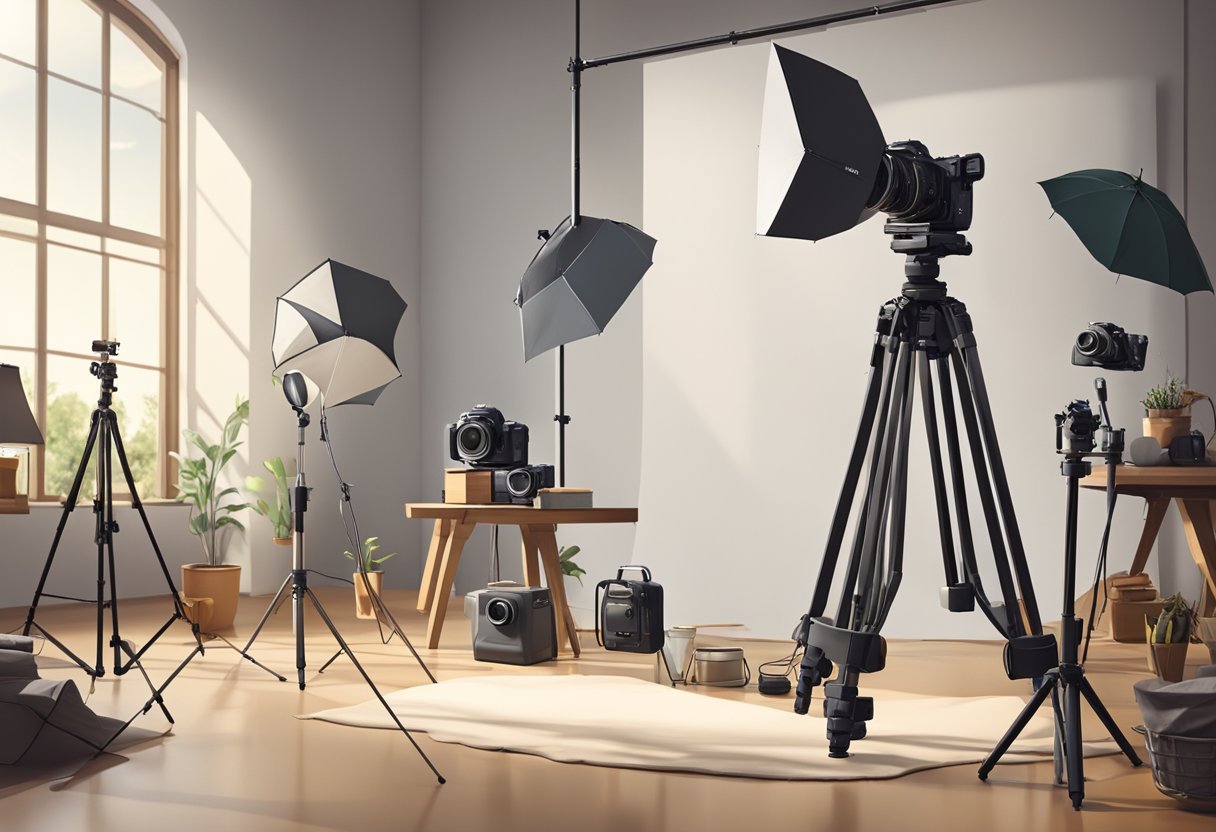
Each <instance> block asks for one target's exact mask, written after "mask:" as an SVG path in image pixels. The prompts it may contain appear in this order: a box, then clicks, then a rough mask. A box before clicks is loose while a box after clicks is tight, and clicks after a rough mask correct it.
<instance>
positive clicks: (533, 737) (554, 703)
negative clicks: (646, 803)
mask: <svg viewBox="0 0 1216 832" xmlns="http://www.w3.org/2000/svg"><path fill="white" fill-rule="evenodd" d="M822 698H823V690H822V688H820V689H818V690H816V692H815V702H814V703H813V704H812V706H811V713H812V714H818V716H812V715H808V716H798V715H797V714H795V713H793V712H792V710H788V709H781V710H778V709H776V708H769V707H765V706H763V705H752V704H748V703H745V702H737V701H733V700H729V699H718V698H714V697H711V696H705V695H702V694H698V693H692V692H690V691H685V690H678V689H675V688H671V687H668V686H666V685H658V684H653V683H650V682H643V681H640V680H638V679H633V678H628V677H621V676H499V675H489V676H474V677H469V678H464V679H452V680H450V681H444V682H440V683H439V684H435V685H421V686H419V687H414V688H407V689H405V690H399V691H397V692H395V693H391V694H389V695H388V696H387V697H386V699H387V700H388V702H389V704H390V705H392V707H393V710H394V711H395V712H396V714H397V716H398V717H399V718H400V719H401V721H402V723H403V724H404V725H405V726H406V727H407V728H409V729H411V730H417V731H425V732H427V733H429V734H430V735H431V737H432V739H435V740H438V741H440V742H453V743H460V744H461V745H468V746H472V747H473V748H484V749H489V750H495V751H501V750H508V751H519V752H522V753H525V754H537V755H539V756H542V757H548V758H549V759H550V760H556V761H558V762H563V763H591V764H593V765H602V766H617V767H621V768H644V769H661V770H672V771H691V772H699V773H705V774H726V775H736V776H743V777H764V778H774V779H780V780H859V779H867V778H874V779H877V778H889V777H899V776H900V775H903V774H908V773H910V772H913V771H920V770H923V769H927V768H936V767H939V766H950V765H959V764H962V763H976V764H978V763H980V762H982V761H983V759H984V758H985V757H986V756H987V755H988V753H989V752H990V751H991V750H992V747H993V746H994V745H996V743H997V741H998V740H999V739H1000V738H1001V736H1002V734H1004V732H1005V730H1006V729H1007V728H1008V727H1009V725H1010V723H1012V722H1013V720H1014V718H1015V717H1016V716H1017V714H1018V712H1019V711H1021V709H1022V706H1023V703H1022V701H1021V700H1020V699H1018V698H1017V697H1013V696H993V697H973V698H948V697H937V698H925V699H895V700H891V701H885V702H884V701H879V702H877V703H876V704H875V719H874V720H873V721H872V722H871V723H869V736H868V737H867V738H866V739H864V740H859V741H855V742H854V743H853V745H852V748H851V749H850V750H851V752H852V756H851V757H850V758H849V759H847V760H833V759H829V758H828V756H827V739H826V737H825V736H824V728H825V726H824V719H823V716H822V713H823V710H822V708H823V705H822ZM785 702H786V704H787V705H788V707H789V708H792V707H793V697H786V699H785ZM1050 714H1051V709H1050V707H1046V706H1045V709H1044V710H1040V712H1039V714H1037V715H1036V717H1035V719H1034V720H1032V721H1031V723H1030V725H1028V726H1027V728H1026V730H1025V731H1023V732H1022V737H1021V739H1020V740H1019V741H1018V742H1017V743H1015V744H1014V746H1013V748H1012V749H1011V750H1010V752H1009V753H1008V754H1006V755H1005V757H1004V759H1003V760H1002V762H1010V763H1012V762H1022V763H1025V762H1038V761H1042V760H1050V759H1051V746H1052V729H1051V718H1050ZM301 718H302V719H321V720H325V721H327V722H336V723H339V724H341V725H353V726H358V727H363V728H395V726H394V725H393V722H392V720H391V719H390V718H389V716H388V713H387V712H386V711H385V710H384V707H383V706H382V705H381V704H380V703H379V702H378V701H376V700H374V699H373V700H370V701H368V702H364V703H362V704H360V705H354V706H351V707H347V708H334V709H331V710H328V711H320V712H318V713H314V714H308V715H306V716H303V717H301ZM1085 751H1086V755H1087V756H1089V755H1095V754H1111V753H1116V751H1117V749H1116V748H1115V746H1114V744H1113V743H1112V742H1105V743H1101V742H1100V743H1095V744H1092V745H1091V744H1088V743H1087V744H1086V749H1085Z"/></svg>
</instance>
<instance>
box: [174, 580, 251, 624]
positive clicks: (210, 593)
mask: <svg viewBox="0 0 1216 832" xmlns="http://www.w3.org/2000/svg"><path fill="white" fill-rule="evenodd" d="M240 594H241V567H240V566H239V565H236V564H227V563H225V564H220V565H219V566H210V565H208V564H205V563H188V564H186V565H184V566H183V567H182V596H183V597H182V603H183V604H185V606H186V617H187V618H189V619H190V620H191V621H195V623H197V624H198V626H199V629H200V630H202V631H203V632H207V633H215V632H220V631H225V630H231V629H232V622H233V619H235V618H236V604H237V599H238V598H239V597H240ZM196 619H197V620H196Z"/></svg>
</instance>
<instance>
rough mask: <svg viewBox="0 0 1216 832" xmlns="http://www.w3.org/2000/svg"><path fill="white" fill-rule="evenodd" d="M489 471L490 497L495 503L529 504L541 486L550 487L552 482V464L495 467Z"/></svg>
mask: <svg viewBox="0 0 1216 832" xmlns="http://www.w3.org/2000/svg"><path fill="white" fill-rule="evenodd" d="M491 473H492V474H493V477H494V479H493V483H492V488H491V493H490V499H491V500H492V501H493V502H495V503H513V504H515V505H521V506H530V505H532V500H533V498H534V497H536V492H537V491H539V490H540V489H542V488H552V487H553V482H554V476H553V466H552V465H525V466H523V467H521V468H496V469H494V470H493V471H492V472H491Z"/></svg>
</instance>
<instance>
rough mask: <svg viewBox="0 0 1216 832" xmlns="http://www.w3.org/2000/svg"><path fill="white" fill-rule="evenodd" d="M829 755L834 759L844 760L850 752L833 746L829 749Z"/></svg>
mask: <svg viewBox="0 0 1216 832" xmlns="http://www.w3.org/2000/svg"><path fill="white" fill-rule="evenodd" d="M828 756H829V757H831V758H832V759H833V760H843V759H846V758H847V757H848V756H849V752H847V751H841V750H839V749H835V748H831V749H828Z"/></svg>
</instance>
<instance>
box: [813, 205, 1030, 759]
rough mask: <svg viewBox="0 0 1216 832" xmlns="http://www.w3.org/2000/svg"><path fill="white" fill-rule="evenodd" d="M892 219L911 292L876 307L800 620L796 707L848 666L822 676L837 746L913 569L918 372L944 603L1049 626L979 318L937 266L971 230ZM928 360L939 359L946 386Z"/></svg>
mask: <svg viewBox="0 0 1216 832" xmlns="http://www.w3.org/2000/svg"><path fill="white" fill-rule="evenodd" d="M885 230H886V232H887V233H888V234H891V235H892V236H893V239H892V242H891V248H892V249H893V250H894V251H897V252H901V253H904V254H906V255H907V257H906V261H905V265H904V273H905V275H906V276H907V282H906V283H905V284H904V286H903V291H902V292H901V293H900V295H899V296H898V297H896V298H893V299H892V300H890V301H888V302H887V303H886V304H885V305H884V306H883V307H882V309H881V310H880V311H879V315H878V323H877V326H876V334H875V339H874V350H873V352H872V354H871V358H870V375H869V382H868V386H867V388H866V395H865V403H864V405H863V408H862V416H861V423H860V425H859V426H858V429H857V438H856V440H855V441H854V444H853V452H852V456H851V457H850V459H849V467H848V471H847V473H846V475H845V480H844V485H843V487H842V489H841V492H840V498H839V501H838V502H837V504H836V512H835V515H834V517H833V520H832V526H831V531H830V533H829V535H828V541H827V546H826V548H825V551H824V556H823V561H822V563H821V564H820V569H819V577H818V581H817V583H816V586H815V593H814V597H813V598H812V600H811V606H810V611H809V612H808V613H807V615H805V616H803V619H802V622H801V624H800V626H799V629H798V630H797V631H796V634H795V639H796V640H797V641H798V642H799V644H801V645H806V647H807V650H806V653H805V655H804V656H803V659H802V663H801V672H800V675H799V681H798V693H797V698H796V700H795V704H794V710H795V711H797V712H798V713H806V712H807V711H808V710H809V708H810V699H811V693H812V688H813V687H814V686H816V685H818V684H819V683H820V682H821V681H823V679H824V678H825V677H826V676H827V675H828V674H829V673H830V672H831V668H832V663H835V664H836V665H837V666H838V667H839V674H838V675H837V676H836V678H835V679H834V680H833V681H831V682H829V683H827V684H826V685H825V686H824V695H825V701H824V715H825V716H827V717H828V726H827V735H828V740H829V755H830V756H832V757H847V756H848V749H849V743H850V741H851V740H855V739H861V738H862V737H864V736H865V733H866V726H865V723H866V721H867V720H869V719H871V718H872V717H873V713H874V706H873V700H872V699H871V698H870V697H861V696H858V687H857V686H858V679H859V675H860V674H861V673H872V672H875V671H878V670H881V669H882V668H883V667H884V666H885V663H886V642H885V641H884V640H883V638H882V637H881V636H880V635H879V631H880V630H881V629H882V626H883V624H884V623H885V622H886V619H887V614H888V613H889V612H890V609H891V605H892V603H893V602H894V600H895V594H896V592H897V591H898V589H899V584H900V580H901V578H902V576H903V555H904V530H905V517H906V509H907V495H908V448H909V445H910V443H911V438H910V437H911V421H912V404H913V401H914V399H915V396H916V392H915V391H916V387H917V386H918V384H919V387H920V394H921V409H922V410H923V412H924V418H925V432H926V436H927V438H928V443H929V460H930V464H931V467H932V474H933V493H934V498H935V500H936V504H937V520H938V530H939V535H940V537H941V547H942V560H943V566H944V568H945V574H946V586H945V588H943V589H942V591H941V601H942V604H943V606H945V607H946V608H947V609H949V610H950V611H951V612H968V611H971V610H973V609H975V605H976V603H978V604H979V606H980V609H981V610H982V611H983V613H984V615H985V616H987V618H988V620H989V621H991V622H992V624H993V625H994V626H995V627H996V629H997V630H998V631H999V632H1000V633H1001V634H1002V635H1003V636H1005V638H1007V639H1010V640H1016V639H1021V638H1022V637H1024V636H1026V635H1027V634H1028V633H1038V632H1040V630H1041V623H1040V621H1039V613H1038V606H1037V604H1036V602H1035V596H1034V589H1033V587H1032V586H1031V582H1030V572H1029V569H1028V567H1027V564H1026V554H1025V551H1024V549H1023V547H1022V539H1021V534H1020V532H1019V531H1018V525H1017V518H1016V517H1015V516H1014V511H1013V501H1012V499H1011V498H1010V495H1009V485H1008V481H1007V479H1006V476H1005V468H1004V464H1003V462H1002V460H1001V454H1000V448H999V446H998V442H997V432H996V428H995V426H994V424H993V419H992V408H991V406H990V404H989V402H988V393H987V388H986V387H985V385H984V376H983V372H982V371H981V369H980V361H979V355H978V354H977V352H976V341H975V335H974V333H973V330H972V326H971V318H970V316H969V315H968V314H967V309H966V307H965V306H964V305H963V304H962V303H961V302H959V301H957V300H955V299H954V298H952V297H949V296H948V295H947V289H946V285H945V283H943V282H941V281H940V280H938V276H939V274H940V268H939V265H938V260H939V258H941V257H945V256H948V255H952V254H959V255H966V254H970V253H971V244H970V243H968V242H967V241H966V240H965V239H964V237H963V235H962V234H961V233H953V232H950V233H941V232H936V231H934V230H932V228H931V226H930V225H929V224H927V223H925V224H910V223H899V222H887V224H886V227H885ZM930 364H933V365H934V366H935V367H936V369H937V396H936V397H935V395H934V385H933V379H932V377H931V375H930V371H929V367H930ZM955 385H957V388H958V409H959V410H960V411H961V413H962V417H963V424H964V426H965V428H966V432H967V438H968V440H969V445H970V452H971V462H972V466H973V467H974V469H975V477H976V489H977V491H978V493H979V497H980V503H981V505H982V507H983V512H984V519H985V522H986V525H987V528H988V536H989V538H990V540H991V546H992V553H993V557H994V560H995V565H996V575H997V580H998V583H999V584H1000V598H999V600H989V598H988V595H987V594H986V592H985V591H984V587H983V584H982V581H981V578H980V573H979V568H978V565H977V562H976V554H975V546H974V542H973V540H972V535H971V517H970V512H969V510H968V504H967V485H966V482H965V480H964V475H963V458H962V450H961V448H960V444H959V430H958V421H957V415H956V405H955V396H954V388H955ZM939 403H940V407H941V418H942V424H943V427H944V431H945V437H946V450H947V454H948V457H947V458H948V461H949V468H950V490H951V491H952V495H953V502H954V513H955V515H956V516H957V529H958V549H959V553H958V555H956V550H955V540H954V530H953V528H952V521H951V510H950V500H949V497H948V494H947V484H946V476H945V472H944V471H943V467H942V452H941V442H940V439H939V433H938V416H937V409H938V405H939ZM876 419H877V424H875V421H876ZM867 456H868V457H869V460H870V463H869V471H868V475H867V478H866V485H865V491H864V494H863V496H862V498H861V501H860V507H859V510H858V512H857V519H856V524H855V527H854V533H853V541H852V546H851V549H850V554H849V561H848V568H847V570H846V573H845V579H844V583H843V585H842V587H841V591H840V600H839V607H838V609H837V613H836V616H835V618H827V617H824V615H823V614H824V611H825V609H826V607H827V604H828V595H829V592H830V591H831V585H832V579H833V576H834V574H835V570H836V564H837V560H838V558H839V556H840V550H841V546H842V543H843V541H844V536H845V531H846V528H847V526H848V524H849V518H850V515H851V514H852V513H853V507H854V501H855V497H856V492H857V485H858V481H859V480H860V478H861V473H862V468H863V465H864V463H865V460H866V457H867ZM1006 536H1007V537H1008V546H1006V541H1005V537H1006ZM1019 600H1020V601H1021V604H1022V607H1021V608H1020V607H1019ZM1023 611H1024V614H1025V620H1023V617H1022V615H1023Z"/></svg>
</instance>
